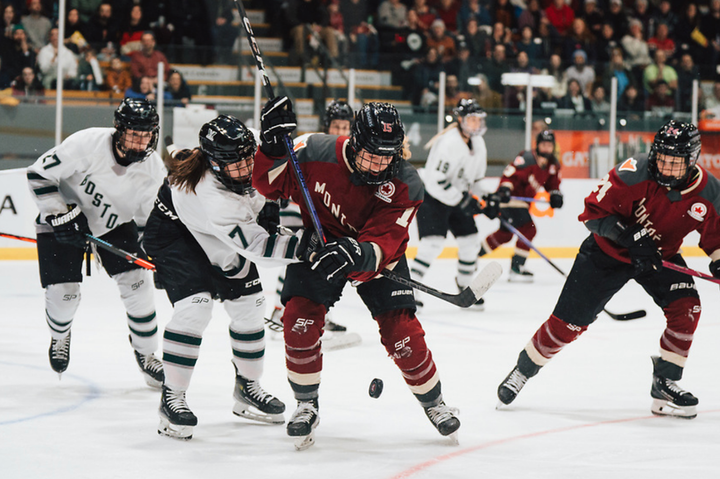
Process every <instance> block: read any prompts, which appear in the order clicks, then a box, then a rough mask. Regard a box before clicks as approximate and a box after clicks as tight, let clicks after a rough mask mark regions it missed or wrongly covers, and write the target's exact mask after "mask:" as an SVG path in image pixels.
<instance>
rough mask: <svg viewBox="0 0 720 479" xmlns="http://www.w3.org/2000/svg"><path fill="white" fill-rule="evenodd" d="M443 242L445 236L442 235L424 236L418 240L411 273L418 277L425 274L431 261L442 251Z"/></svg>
mask: <svg viewBox="0 0 720 479" xmlns="http://www.w3.org/2000/svg"><path fill="white" fill-rule="evenodd" d="M443 244H445V238H444V237H442V236H426V237H424V238H423V239H421V240H420V242H419V244H418V250H417V254H416V255H415V261H414V262H413V263H412V266H411V271H412V273H413V275H416V277H418V278H422V277H423V276H424V275H425V273H426V272H427V270H428V268H429V267H430V265H431V264H432V262H433V261H435V258H437V257H438V256H439V255H440V253H441V252H442V249H443Z"/></svg>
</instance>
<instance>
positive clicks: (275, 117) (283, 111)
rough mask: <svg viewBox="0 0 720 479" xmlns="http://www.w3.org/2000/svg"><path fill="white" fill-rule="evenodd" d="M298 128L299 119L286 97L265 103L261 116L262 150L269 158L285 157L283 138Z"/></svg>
mask: <svg viewBox="0 0 720 479" xmlns="http://www.w3.org/2000/svg"><path fill="white" fill-rule="evenodd" d="M295 128H297V118H296V117H295V113H294V112H293V109H292V102H291V101H290V99H289V98H288V97H286V96H282V97H277V98H275V99H273V100H269V101H268V102H267V103H265V106H264V107H263V110H262V115H261V116H260V132H261V133H260V139H261V140H262V141H261V142H260V150H261V151H262V152H263V153H265V154H266V155H268V156H274V157H278V156H283V155H284V154H285V144H284V140H283V137H284V136H285V135H289V134H290V133H292V132H293V131H294V130H295Z"/></svg>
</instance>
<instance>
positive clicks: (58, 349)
mask: <svg viewBox="0 0 720 479" xmlns="http://www.w3.org/2000/svg"><path fill="white" fill-rule="evenodd" d="M48 356H49V358H50V367H51V368H52V369H53V371H55V372H56V373H58V375H59V376H60V379H62V373H64V372H65V370H66V369H67V368H68V363H69V362H70V333H68V334H67V336H65V337H64V338H63V339H50V349H49V350H48Z"/></svg>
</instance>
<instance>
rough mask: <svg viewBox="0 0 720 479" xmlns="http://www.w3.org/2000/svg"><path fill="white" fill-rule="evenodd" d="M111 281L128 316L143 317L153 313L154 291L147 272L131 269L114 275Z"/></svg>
mask: <svg viewBox="0 0 720 479" xmlns="http://www.w3.org/2000/svg"><path fill="white" fill-rule="evenodd" d="M113 279H114V280H115V282H116V283H117V285H118V289H119V290H120V299H122V302H123V304H124V305H125V310H126V311H127V313H128V314H129V315H131V316H136V317H145V316H147V315H149V314H150V313H152V312H154V311H155V291H154V286H153V279H152V276H151V275H150V272H149V271H146V270H144V269H133V270H130V271H125V272H124V273H119V274H116V275H115V276H113Z"/></svg>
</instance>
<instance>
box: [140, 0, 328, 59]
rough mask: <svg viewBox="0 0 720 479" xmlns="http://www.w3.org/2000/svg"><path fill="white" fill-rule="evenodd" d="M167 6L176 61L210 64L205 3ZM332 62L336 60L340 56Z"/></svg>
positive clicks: (180, 0) (176, 0)
mask: <svg viewBox="0 0 720 479" xmlns="http://www.w3.org/2000/svg"><path fill="white" fill-rule="evenodd" d="M149 3H153V2H149ZM166 3H167V4H168V7H167V8H166V10H165V15H166V16H167V24H168V28H169V29H170V30H171V32H172V37H171V43H172V47H170V48H173V50H172V51H173V52H174V55H175V58H176V59H177V60H176V61H178V62H184V63H199V64H201V65H209V64H211V63H212V61H213V58H214V56H215V53H214V51H213V48H212V33H211V29H212V23H211V21H210V18H209V16H208V10H207V9H206V8H205V3H206V2H199V1H198V0H173V2H166ZM323 10H324V8H323ZM148 18H149V16H148ZM326 25H327V24H326ZM170 26H172V27H170ZM336 53H337V51H336ZM333 58H337V54H336V55H335V56H334V57H333Z"/></svg>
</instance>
